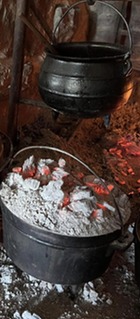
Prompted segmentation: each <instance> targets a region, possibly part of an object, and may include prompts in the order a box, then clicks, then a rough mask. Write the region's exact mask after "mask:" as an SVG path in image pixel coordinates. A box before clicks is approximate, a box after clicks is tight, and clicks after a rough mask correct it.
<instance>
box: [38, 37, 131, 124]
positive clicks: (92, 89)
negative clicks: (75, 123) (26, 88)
mask: <svg viewBox="0 0 140 319" xmlns="http://www.w3.org/2000/svg"><path fill="white" fill-rule="evenodd" d="M87 48H88V50H89V51H88V52H90V54H89V55H88V53H86V50H87ZM58 49H59V50H60V49H61V50H60V53H61V54H60V55H58V56H57V55H56V56H55V55H52V54H48V55H47V56H46V58H45V60H44V62H43V65H42V68H41V71H40V75H39V92H40V95H41V97H42V99H43V100H44V102H45V103H46V105H47V106H49V107H51V108H52V109H54V110H56V111H58V112H61V113H68V114H71V115H74V116H77V117H80V118H91V117H98V116H103V115H106V114H110V113H111V112H113V111H114V110H115V109H116V108H118V107H120V106H121V104H124V103H126V102H127V100H128V99H129V97H130V95H131V92H132V88H133V81H132V70H131V62H130V61H129V59H126V60H125V52H124V51H123V50H122V49H119V48H117V47H113V46H112V47H111V46H107V45H103V44H102V45H101V44H100V45H97V44H90V45H88V46H87V45H86V44H79V45H78V44H75V43H73V44H65V45H64V44H60V46H58ZM76 53H77V56H76ZM65 54H66V56H65ZM80 54H81V55H80ZM105 54H106V55H105ZM75 56H76V57H75Z"/></svg>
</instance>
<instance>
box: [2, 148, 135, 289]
mask: <svg viewBox="0 0 140 319" xmlns="http://www.w3.org/2000/svg"><path fill="white" fill-rule="evenodd" d="M40 152H43V153H42V155H45V154H46V155H47V158H48V154H51V153H52V154H51V157H50V155H49V158H52V156H53V159H54V160H56V158H57V156H59V157H60V156H63V158H65V156H66V157H67V158H68V159H70V161H71V162H72V161H73V162H72V163H73V165H74V167H75V166H76V167H77V165H78V167H79V165H82V168H83V170H84V169H87V171H88V172H89V173H90V174H95V173H94V172H93V170H91V169H90V168H89V167H88V166H87V165H86V164H84V163H83V162H81V160H79V159H78V158H76V157H74V156H73V155H71V154H69V153H67V152H65V151H62V150H59V149H57V148H53V147H48V146H31V147H26V148H25V149H22V150H20V151H19V152H18V153H17V154H15V155H14V157H13V161H14V162H15V163H16V165H18V166H19V163H21V162H20V161H19V159H20V157H21V159H22V161H23V158H24V159H26V158H27V156H29V155H30V156H31V154H34V156H36V155H37V156H38V155H39V154H40ZM44 152H45V153H44ZM48 152H49V153H48ZM27 154H28V155H27ZM18 156H19V159H18ZM39 158H40V155H39ZM43 158H45V157H44V156H43ZM95 176H96V175H95ZM0 204H1V210H2V216H3V235H4V236H3V237H4V246H5V248H6V251H7V254H8V255H9V257H10V258H11V259H12V261H13V262H14V263H15V265H16V266H17V267H18V268H20V269H21V270H23V271H25V272H27V273H28V274H30V275H32V276H34V277H36V278H39V279H42V280H45V281H48V282H52V283H58V284H66V285H72V284H77V285H78V284H82V283H85V282H88V281H90V280H93V279H95V278H97V277H99V276H101V275H102V274H103V273H104V272H105V271H106V269H107V268H108V266H109V264H110V261H111V259H112V256H113V254H114V252H115V250H117V249H121V250H123V249H125V248H127V246H128V245H130V243H131V241H132V240H133V238H132V237H131V236H129V234H128V233H127V231H125V232H124V230H123V225H122V223H121V215H120V213H119V210H118V214H119V216H120V226H119V225H118V229H116V230H115V231H112V230H111V231H110V233H106V234H104V235H99V236H94V235H93V236H80V237H78V236H72V235H71V236H66V235H62V234H61V233H57V232H53V231H49V230H47V229H45V228H43V227H39V226H37V225H35V224H32V223H29V222H28V220H25V219H22V218H21V217H18V216H17V215H16V214H14V213H13V212H12V211H11V210H10V209H9V208H8V207H7V206H6V204H5V203H4V202H3V200H2V199H1V200H0ZM114 204H115V202H114ZM116 213H117V210H116Z"/></svg>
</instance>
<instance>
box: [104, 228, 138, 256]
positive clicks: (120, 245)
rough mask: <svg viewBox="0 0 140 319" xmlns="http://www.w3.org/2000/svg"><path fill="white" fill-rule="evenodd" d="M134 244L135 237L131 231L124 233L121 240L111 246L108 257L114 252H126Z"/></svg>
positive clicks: (115, 241)
mask: <svg viewBox="0 0 140 319" xmlns="http://www.w3.org/2000/svg"><path fill="white" fill-rule="evenodd" d="M133 242H134V235H133V233H131V232H130V231H129V230H127V232H126V233H124V234H123V235H122V236H121V237H120V238H119V239H116V240H114V241H113V242H112V243H110V245H109V249H108V251H107V256H108V255H110V254H111V252H113V251H114V250H120V251H124V250H126V249H127V248H129V247H130V246H131V244H132V243H133Z"/></svg>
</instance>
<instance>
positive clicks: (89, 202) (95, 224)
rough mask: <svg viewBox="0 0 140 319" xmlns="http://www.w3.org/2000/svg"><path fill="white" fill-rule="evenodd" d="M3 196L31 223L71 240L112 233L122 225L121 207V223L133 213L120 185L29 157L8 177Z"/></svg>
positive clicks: (63, 163)
mask: <svg viewBox="0 0 140 319" xmlns="http://www.w3.org/2000/svg"><path fill="white" fill-rule="evenodd" d="M0 196H1V200H2V202H3V203H4V205H5V206H6V207H7V208H8V209H9V210H10V211H11V213H13V214H15V215H16V216H18V217H19V218H21V219H23V220H25V221H26V222H27V223H29V224H32V225H35V226H38V227H41V228H42V227H43V228H44V229H47V230H49V231H52V232H55V233H59V234H61V235H68V236H79V237H85V236H98V235H104V234H108V233H111V232H114V231H115V230H117V229H120V228H121V226H122V225H121V219H120V215H119V213H118V209H117V207H118V208H119V211H120V213H121V217H122V223H123V224H125V223H126V222H127V221H128V219H129V217H130V214H131V210H130V203H129V200H128V197H127V195H126V194H124V193H123V192H122V191H121V190H120V189H119V188H118V187H117V186H116V185H113V184H109V183H107V182H105V181H103V180H102V179H100V178H97V176H94V175H85V174H84V173H83V172H80V171H74V170H73V169H70V168H69V166H68V165H67V163H66V160H65V159H64V158H62V157H60V158H59V159H58V161H56V160H53V159H51V158H46V159H43V158H42V159H41V158H40V159H38V160H36V159H35V157H34V155H32V156H30V157H29V158H27V159H26V160H25V161H24V163H23V165H22V166H20V167H14V168H13V169H12V171H11V172H10V173H8V175H7V177H6V178H5V180H4V181H3V182H2V185H1V190H0ZM116 204H117V205H116Z"/></svg>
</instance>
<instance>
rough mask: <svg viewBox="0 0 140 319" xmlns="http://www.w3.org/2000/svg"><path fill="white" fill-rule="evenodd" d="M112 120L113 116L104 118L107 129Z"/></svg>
mask: <svg viewBox="0 0 140 319" xmlns="http://www.w3.org/2000/svg"><path fill="white" fill-rule="evenodd" d="M110 119H111V115H105V116H104V126H105V127H106V128H109V126H110Z"/></svg>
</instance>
